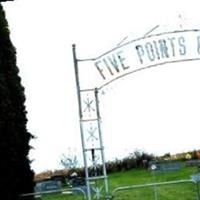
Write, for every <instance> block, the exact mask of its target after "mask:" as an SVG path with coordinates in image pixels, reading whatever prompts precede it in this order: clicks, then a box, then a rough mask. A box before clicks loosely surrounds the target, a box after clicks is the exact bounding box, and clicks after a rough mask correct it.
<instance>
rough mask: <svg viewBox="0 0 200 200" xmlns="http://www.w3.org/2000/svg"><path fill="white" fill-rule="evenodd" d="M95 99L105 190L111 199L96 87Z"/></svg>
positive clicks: (107, 196) (107, 197)
mask: <svg viewBox="0 0 200 200" xmlns="http://www.w3.org/2000/svg"><path fill="white" fill-rule="evenodd" d="M95 99H96V110H97V120H98V129H99V140H100V146H101V158H102V165H103V175H104V185H105V192H106V199H109V198H110V197H109V188H108V177H107V172H106V161H105V154H104V144H103V137H102V130H101V115H100V109H99V97H98V89H97V88H95Z"/></svg>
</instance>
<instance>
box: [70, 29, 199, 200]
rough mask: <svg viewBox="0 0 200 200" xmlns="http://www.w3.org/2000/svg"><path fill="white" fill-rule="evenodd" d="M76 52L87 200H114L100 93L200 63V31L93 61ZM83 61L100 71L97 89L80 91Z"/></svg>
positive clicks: (146, 40) (136, 43)
mask: <svg viewBox="0 0 200 200" xmlns="http://www.w3.org/2000/svg"><path fill="white" fill-rule="evenodd" d="M72 50H73V59H74V67H75V77H76V86H77V96H78V104H79V118H80V132H81V141H82V150H83V158H84V166H85V175H86V184H87V199H88V200H92V199H100V198H101V197H103V198H105V199H110V195H109V187H108V177H107V173H106V162H105V156H104V146H103V139H102V131H101V116H100V110H99V98H98V93H99V91H100V90H101V89H102V88H103V87H105V86H106V85H108V84H110V83H112V82H113V81H115V80H117V79H119V78H122V77H124V76H126V75H129V74H132V73H135V72H138V71H141V70H144V69H147V68H151V67H156V66H160V65H164V64H169V63H176V62H185V61H193V60H200V30H198V29H192V30H181V31H180V30H178V31H173V32H167V33H159V34H155V35H149V36H146V37H142V38H139V39H136V40H132V41H130V42H127V43H125V44H122V45H120V46H117V47H116V48H114V49H112V50H110V51H108V52H106V53H104V54H102V55H100V56H98V57H96V58H92V59H84V60H81V59H78V58H77V55H76V46H75V45H73V46H72ZM83 61H91V62H93V64H94V66H95V67H96V69H97V72H98V74H99V75H98V76H99V77H98V78H99V83H98V85H97V86H96V87H91V88H89V89H88V88H81V87H80V86H81V83H80V80H79V66H78V63H79V62H83ZM93 183H94V184H93Z"/></svg>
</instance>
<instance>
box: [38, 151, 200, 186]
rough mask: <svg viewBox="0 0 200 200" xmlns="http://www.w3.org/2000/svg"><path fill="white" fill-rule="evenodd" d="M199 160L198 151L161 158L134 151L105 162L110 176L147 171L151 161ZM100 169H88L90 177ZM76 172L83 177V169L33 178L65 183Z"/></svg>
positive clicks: (199, 152) (61, 171)
mask: <svg viewBox="0 0 200 200" xmlns="http://www.w3.org/2000/svg"><path fill="white" fill-rule="evenodd" d="M197 159H200V151H199V150H198V151H197V150H193V151H189V152H185V153H178V154H175V155H171V154H170V153H166V154H164V155H162V156H155V155H153V154H149V153H146V152H143V151H135V152H133V153H130V154H129V155H128V156H126V157H124V158H123V159H115V160H113V161H108V162H106V169H107V173H108V174H111V173H114V172H122V171H128V170H131V169H138V168H141V169H145V168H146V169H148V167H149V163H150V162H151V161H186V160H197ZM101 169H102V167H101V166H97V169H96V171H94V169H93V168H90V169H89V173H90V175H91V174H92V173H96V174H97V175H101V174H102V171H101ZM74 172H76V173H77V175H78V176H80V177H84V176H85V170H84V167H80V168H74V169H70V170H68V169H64V170H55V171H51V170H49V171H46V172H42V173H40V174H37V175H36V176H35V181H36V182H38V181H43V180H47V179H51V180H61V181H62V182H63V183H64V182H65V181H66V178H69V177H70V175H71V174H72V173H74Z"/></svg>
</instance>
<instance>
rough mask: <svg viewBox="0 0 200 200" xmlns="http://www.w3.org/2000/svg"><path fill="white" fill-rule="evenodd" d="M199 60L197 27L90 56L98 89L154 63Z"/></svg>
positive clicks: (148, 38)
mask: <svg viewBox="0 0 200 200" xmlns="http://www.w3.org/2000/svg"><path fill="white" fill-rule="evenodd" d="M199 59H200V30H197V29H195V30H184V31H175V32H168V33H160V34H157V35H150V36H148V37H143V38H139V39H136V40H132V41H130V42H128V43H125V44H123V45H121V46H119V47H116V48H114V49H112V50H111V51H108V52H106V53H105V54H103V55H101V56H99V57H97V58H95V59H94V65H95V67H96V69H97V70H98V73H99V75H100V76H101V83H100V86H99V88H102V87H103V86H105V85H107V84H109V83H110V82H112V81H114V80H116V79H118V78H120V77H123V76H125V75H128V74H130V73H133V72H136V71H139V70H142V69H145V68H149V67H154V66H157V65H162V64H167V63H174V62H182V61H191V60H199Z"/></svg>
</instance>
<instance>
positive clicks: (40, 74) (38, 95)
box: [4, 0, 200, 172]
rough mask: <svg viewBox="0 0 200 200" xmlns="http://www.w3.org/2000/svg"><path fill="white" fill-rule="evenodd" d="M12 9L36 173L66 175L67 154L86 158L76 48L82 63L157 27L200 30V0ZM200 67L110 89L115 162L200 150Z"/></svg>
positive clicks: (23, 1) (27, 2) (164, 70)
mask: <svg viewBox="0 0 200 200" xmlns="http://www.w3.org/2000/svg"><path fill="white" fill-rule="evenodd" d="M4 8H5V10H6V14H7V18H8V21H9V25H10V29H11V38H12V41H13V43H14V45H15V46H16V48H17V60H18V61H17V62H18V66H19V68H20V76H21V77H22V83H23V85H24V87H25V93H26V98H27V100H26V107H27V111H28V115H27V117H28V130H29V131H30V132H31V133H32V134H33V135H35V136H36V139H34V140H33V141H32V142H31V145H33V147H34V148H35V149H34V150H32V151H31V152H30V158H31V159H34V161H33V163H32V168H33V169H34V170H35V171H36V172H40V171H44V170H47V169H58V168H61V166H60V164H59V162H60V158H61V155H62V154H63V153H67V152H68V151H69V150H70V149H71V151H72V152H75V153H76V154H78V155H79V156H80V159H82V154H81V141H80V132H79V117H78V105H77V97H76V86H75V78H74V67H73V60H72V51H71V45H72V44H73V43H76V44H77V54H78V57H79V58H91V57H96V56H99V55H101V54H102V53H104V52H107V51H108V50H110V49H112V48H114V47H116V45H117V44H118V43H119V42H120V41H122V40H123V38H125V37H128V38H127V40H132V39H135V38H138V37H142V36H143V35H144V34H146V33H147V32H148V31H149V30H151V29H152V28H153V27H155V26H157V25H159V27H158V28H157V29H156V30H155V32H163V31H166V30H167V31H174V30H179V29H191V28H195V29H198V28H199V24H200V23H199V22H198V20H199V19H200V14H199V3H198V1H195V0H191V1H179V0H168V1H160V0H152V1H147V0H146V1H145V0H140V1H133V0H84V1H82V0H73V1H67V0H57V1H55V0H54V1H53V0H16V1H15V2H7V3H4ZM199 65H200V63H199V61H195V62H194V61H193V62H185V63H183V62H181V63H178V64H168V65H163V66H162V67H157V68H152V69H148V70H144V71H141V72H138V73H134V74H131V75H130V76H126V77H124V78H123V79H120V80H118V81H116V82H114V83H112V84H110V85H109V86H108V87H106V88H104V93H105V94H104V95H102V96H101V97H100V109H101V115H102V121H103V122H102V128H103V137H104V144H105V153H106V158H107V160H108V159H112V158H116V157H122V156H124V155H127V154H128V153H130V152H133V151H134V150H135V149H140V150H144V151H147V152H149V153H154V154H163V153H167V152H172V153H175V152H180V151H187V150H193V149H198V148H199V132H200V125H199V124H200V123H199V119H200V104H199V102H200V95H199V88H200V79H199V75H200V67H199ZM90 67H94V66H93V65H91V64H90V65H88V66H85V69H84V72H83V73H84V74H82V75H83V76H88V71H90ZM88 78H89V77H88ZM92 78H93V79H95V77H92ZM113 141H114V142H113ZM122 141H123V142H122Z"/></svg>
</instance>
